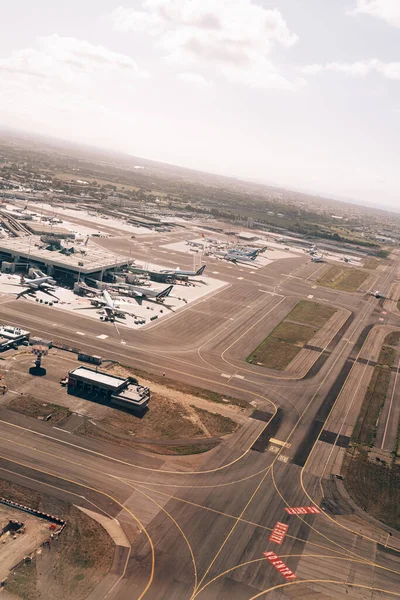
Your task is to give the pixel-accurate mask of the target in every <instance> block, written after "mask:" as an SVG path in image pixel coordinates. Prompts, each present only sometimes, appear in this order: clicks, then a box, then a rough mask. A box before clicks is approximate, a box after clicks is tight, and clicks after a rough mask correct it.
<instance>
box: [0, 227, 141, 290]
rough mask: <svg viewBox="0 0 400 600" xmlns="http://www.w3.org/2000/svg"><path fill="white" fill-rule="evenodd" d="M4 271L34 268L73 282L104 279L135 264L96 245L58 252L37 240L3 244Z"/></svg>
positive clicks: (0, 244)
mask: <svg viewBox="0 0 400 600" xmlns="http://www.w3.org/2000/svg"><path fill="white" fill-rule="evenodd" d="M0 261H1V263H2V270H3V271H7V272H11V273H13V272H15V270H18V268H17V269H16V266H18V267H19V269H21V266H22V265H24V264H26V265H29V266H33V265H34V266H35V267H37V268H38V269H40V270H41V271H43V272H45V273H47V274H48V275H51V276H54V277H60V278H63V276H67V275H68V276H70V277H71V276H72V277H73V278H74V279H78V278H80V277H84V276H85V275H91V276H92V277H94V278H95V279H103V276H104V273H105V272H106V271H109V270H112V269H121V268H124V267H127V266H129V265H130V264H131V263H132V261H131V260H129V259H127V257H126V256H122V255H118V254H114V253H113V252H111V251H110V250H106V249H105V248H102V247H101V246H98V245H97V244H94V243H91V244H88V245H86V246H84V245H80V246H79V245H76V246H73V245H72V246H69V247H59V248H55V247H54V246H52V245H51V244H49V243H47V244H46V243H45V242H43V241H42V239H41V238H40V237H38V236H29V237H19V238H14V239H11V238H10V239H1V240H0Z"/></svg>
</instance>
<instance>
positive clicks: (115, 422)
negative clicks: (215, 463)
mask: <svg viewBox="0 0 400 600" xmlns="http://www.w3.org/2000/svg"><path fill="white" fill-rule="evenodd" d="M238 427H239V423H238V422H237V421H236V420H234V419H232V418H230V417H229V416H226V415H222V414H219V413H216V412H215V411H213V412H210V411H209V410H206V409H204V408H201V407H199V406H196V405H184V404H183V403H182V402H178V401H176V400H171V399H168V398H165V397H163V396H161V395H159V394H153V395H152V400H151V406H150V409H149V410H148V411H147V412H146V413H145V414H144V415H143V416H142V417H140V418H139V417H137V416H135V415H132V414H129V413H125V412H121V411H117V410H112V411H110V412H109V414H108V415H107V417H105V418H104V419H101V420H97V421H85V422H84V423H82V425H81V427H79V428H78V429H77V430H76V433H79V434H81V435H86V436H90V437H95V438H98V439H102V440H107V441H109V442H113V443H116V444H119V445H123V446H129V447H132V448H142V449H143V447H145V449H146V450H149V451H151V452H156V453H158V454H175V453H176V454H192V453H193V454H194V453H198V452H204V451H206V450H208V449H210V447H214V446H215V444H216V443H218V441H219V440H216V439H215V438H220V437H221V436H224V435H228V434H230V433H233V432H234V431H236V430H237V429H238ZM210 438H212V439H210ZM210 444H212V445H210Z"/></svg>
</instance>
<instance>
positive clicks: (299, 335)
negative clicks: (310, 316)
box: [270, 317, 318, 347]
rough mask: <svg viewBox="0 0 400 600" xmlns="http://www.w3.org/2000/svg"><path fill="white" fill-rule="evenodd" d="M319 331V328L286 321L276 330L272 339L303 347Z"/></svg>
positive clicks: (272, 334)
mask: <svg viewBox="0 0 400 600" xmlns="http://www.w3.org/2000/svg"><path fill="white" fill-rule="evenodd" d="M287 318H288V317H287ZM317 331H318V327H311V326H309V325H299V324H297V323H290V322H289V321H287V320H285V321H282V323H280V324H279V325H278V327H276V328H275V329H274V331H273V332H272V333H271V336H270V337H271V338H275V339H277V340H279V341H280V342H285V343H286V344H293V345H294V346H301V347H303V346H304V344H306V343H307V342H308V341H309V340H310V339H311V338H312V337H313V336H314V335H315V334H316V333H317Z"/></svg>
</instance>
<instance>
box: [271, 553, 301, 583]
mask: <svg viewBox="0 0 400 600" xmlns="http://www.w3.org/2000/svg"><path fill="white" fill-rule="evenodd" d="M263 555H264V556H265V558H267V559H268V560H269V562H270V563H271V565H273V566H274V567H275V569H276V570H277V571H279V573H280V574H281V575H283V576H284V578H285V579H297V575H295V573H293V571H291V570H290V569H289V567H288V566H287V565H285V563H284V562H283V561H281V559H280V558H279V556H277V555H276V554H275V552H263Z"/></svg>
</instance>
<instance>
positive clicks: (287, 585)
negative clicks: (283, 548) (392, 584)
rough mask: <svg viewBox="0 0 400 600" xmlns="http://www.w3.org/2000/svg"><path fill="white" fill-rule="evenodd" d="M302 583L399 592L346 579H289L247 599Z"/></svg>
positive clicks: (396, 593)
mask: <svg viewBox="0 0 400 600" xmlns="http://www.w3.org/2000/svg"><path fill="white" fill-rule="evenodd" d="M303 583H333V584H335V585H344V586H346V585H348V586H351V587H355V588H359V589H362V590H370V591H371V592H382V593H383V594H391V595H392V596H398V597H400V593H398V592H391V591H389V590H383V589H382V588H375V587H372V586H370V585H362V584H361V583H349V582H347V581H337V580H335V579H300V580H298V581H289V582H288V583H281V584H280V585H275V586H274V587H271V588H268V589H267V590H264V591H263V592H260V593H259V594H256V595H255V596H252V597H251V598H249V600H256V598H260V597H261V596H263V595H264V594H269V593H270V592H274V591H275V590H279V589H282V588H284V587H289V586H290V585H302V584H303Z"/></svg>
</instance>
